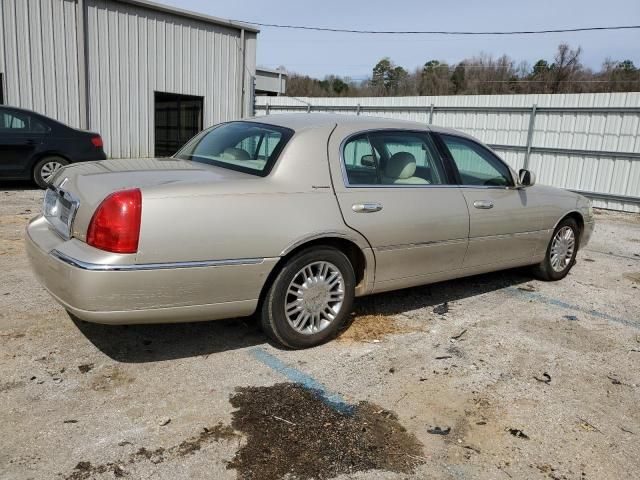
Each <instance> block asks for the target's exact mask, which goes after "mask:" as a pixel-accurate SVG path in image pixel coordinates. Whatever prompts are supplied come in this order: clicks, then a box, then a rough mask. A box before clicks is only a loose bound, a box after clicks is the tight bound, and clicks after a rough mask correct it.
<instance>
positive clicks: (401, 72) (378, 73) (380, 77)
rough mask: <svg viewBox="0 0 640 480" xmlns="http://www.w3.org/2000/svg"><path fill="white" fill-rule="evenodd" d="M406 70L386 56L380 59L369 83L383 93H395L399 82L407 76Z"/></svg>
mask: <svg viewBox="0 0 640 480" xmlns="http://www.w3.org/2000/svg"><path fill="white" fill-rule="evenodd" d="M408 75H409V74H408V72H407V71H406V70H405V69H404V68H402V67H399V66H396V65H394V63H393V62H392V61H391V60H390V59H389V58H387V57H385V58H383V59H382V60H380V61H379V62H378V63H377V64H376V66H375V67H373V72H372V76H371V85H372V86H373V87H375V88H376V89H381V90H382V91H383V92H385V93H397V91H398V87H399V86H400V84H401V83H402V82H403V81H404V80H405V79H406V78H407V76H408Z"/></svg>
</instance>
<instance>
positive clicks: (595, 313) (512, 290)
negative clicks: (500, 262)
mask: <svg viewBox="0 0 640 480" xmlns="http://www.w3.org/2000/svg"><path fill="white" fill-rule="evenodd" d="M504 291H505V292H507V293H509V294H510V295H514V296H518V297H524V298H528V299H529V300H533V301H535V302H540V303H544V304H547V305H552V306H554V307H560V308H566V309H567V310H574V311H576V312H581V313H586V314H587V315H591V316H592V317H597V318H602V319H604V320H609V321H611V322H616V323H620V324H622V325H626V326H627V327H632V328H638V329H640V321H639V320H629V319H627V318H620V317H615V316H613V315H609V314H608V313H604V312H601V311H599V310H592V309H589V308H584V307H581V306H579V305H574V304H571V303H567V302H565V301H563V300H559V299H557V298H553V297H549V296H547V295H544V294H542V293H537V292H525V291H523V290H518V289H517V288H516V287H507V288H505V289H504Z"/></svg>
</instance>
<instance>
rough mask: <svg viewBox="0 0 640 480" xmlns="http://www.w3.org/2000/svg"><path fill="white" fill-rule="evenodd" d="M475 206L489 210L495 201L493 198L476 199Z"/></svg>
mask: <svg viewBox="0 0 640 480" xmlns="http://www.w3.org/2000/svg"><path fill="white" fill-rule="evenodd" d="M473 206H474V207H476V208H480V209H482V210H489V209H490V208H493V202H492V201H491V200H476V201H475V202H473Z"/></svg>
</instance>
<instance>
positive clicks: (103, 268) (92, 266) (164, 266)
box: [50, 250, 265, 272]
mask: <svg viewBox="0 0 640 480" xmlns="http://www.w3.org/2000/svg"><path fill="white" fill-rule="evenodd" d="M50 255H51V256H52V257H54V258H57V259H58V260H60V261H62V262H64V263H67V264H69V265H71V266H73V267H76V268H80V269H82V270H91V271H95V272H120V271H138V270H169V269H174V268H198V267H227V266H232V265H259V264H261V263H264V261H265V259H264V258H236V259H232V260H199V261H193V262H169V263H139V264H124V265H113V264H102V263H89V262H84V261H82V260H78V259H76V258H73V257H70V256H68V255H66V254H64V253H62V252H60V251H58V250H52V251H51V252H50Z"/></svg>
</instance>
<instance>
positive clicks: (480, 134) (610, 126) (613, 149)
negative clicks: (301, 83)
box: [255, 92, 640, 212]
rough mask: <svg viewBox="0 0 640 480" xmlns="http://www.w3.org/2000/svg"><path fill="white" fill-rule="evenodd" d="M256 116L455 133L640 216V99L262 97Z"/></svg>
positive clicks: (541, 177)
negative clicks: (331, 118) (335, 118)
mask: <svg viewBox="0 0 640 480" xmlns="http://www.w3.org/2000/svg"><path fill="white" fill-rule="evenodd" d="M255 110H256V115H269V114H275V113H285V112H335V113H345V114H356V115H375V116H383V117H391V118H397V119H404V120H413V121H418V122H424V123H426V124H434V125H438V126H444V127H450V128H455V129H458V130H461V131H464V132H466V133H469V134H471V135H474V136H475V137H477V138H479V139H480V140H482V141H483V142H485V143H487V144H488V145H490V146H491V147H492V148H493V149H494V150H496V152H498V153H499V154H500V155H501V156H502V157H503V158H504V160H505V161H507V163H509V164H510V165H511V166H512V167H513V168H514V169H516V170H518V169H520V168H529V169H531V170H532V171H534V172H535V173H536V175H537V177H538V181H539V182H540V183H545V184H548V185H554V186H557V187H562V188H567V189H569V190H573V191H576V192H579V193H582V194H584V195H586V196H588V197H590V198H592V199H593V202H594V206H597V207H601V208H608V209H612V210H621V211H627V212H640V92H630V93H616V94H567V95H478V96H447V97H385V98H377V97H363V98H293V97H256V104H255Z"/></svg>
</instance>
